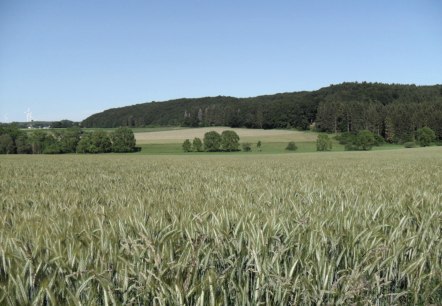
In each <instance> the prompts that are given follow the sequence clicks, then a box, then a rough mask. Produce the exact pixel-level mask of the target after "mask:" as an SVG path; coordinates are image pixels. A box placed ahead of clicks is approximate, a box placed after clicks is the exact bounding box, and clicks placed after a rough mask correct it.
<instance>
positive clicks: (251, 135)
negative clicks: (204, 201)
mask: <svg viewBox="0 0 442 306" xmlns="http://www.w3.org/2000/svg"><path fill="white" fill-rule="evenodd" d="M225 130H233V131H235V132H236V133H238V135H239V137H240V139H241V140H240V141H241V142H244V141H250V142H255V141H258V140H261V141H263V142H286V141H295V142H296V141H298V142H309V141H316V137H317V134H316V133H312V132H301V131H290V130H260V129H245V128H229V127H204V128H193V129H183V130H173V131H160V132H142V133H135V139H136V140H137V143H138V144H148V143H180V142H183V141H184V140H186V139H191V140H192V139H194V138H195V137H199V138H201V139H203V137H204V134H205V133H207V132H209V131H217V132H218V133H220V134H221V133H222V131H225Z"/></svg>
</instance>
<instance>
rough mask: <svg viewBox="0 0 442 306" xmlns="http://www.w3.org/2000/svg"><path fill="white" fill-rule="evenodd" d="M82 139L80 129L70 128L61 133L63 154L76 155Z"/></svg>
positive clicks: (60, 143)
mask: <svg viewBox="0 0 442 306" xmlns="http://www.w3.org/2000/svg"><path fill="white" fill-rule="evenodd" d="M80 139H81V129H80V128H79V127H72V128H68V129H66V130H65V131H64V132H62V133H60V139H59V145H60V147H61V153H75V152H76V150H77V146H78V142H79V141H80Z"/></svg>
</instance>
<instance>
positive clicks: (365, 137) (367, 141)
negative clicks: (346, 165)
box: [345, 130, 375, 151]
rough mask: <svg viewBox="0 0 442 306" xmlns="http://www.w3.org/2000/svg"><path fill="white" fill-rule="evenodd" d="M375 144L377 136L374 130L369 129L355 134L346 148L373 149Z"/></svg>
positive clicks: (351, 149) (349, 149)
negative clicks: (375, 136)
mask: <svg viewBox="0 0 442 306" xmlns="http://www.w3.org/2000/svg"><path fill="white" fill-rule="evenodd" d="M374 144H375V138H374V135H373V133H372V132H370V131H368V130H362V131H359V132H358V133H357V134H356V135H355V136H353V137H352V138H351V141H349V142H347V144H346V145H345V149H346V150H348V151H353V150H363V151H367V150H371V148H372V147H373V145H374Z"/></svg>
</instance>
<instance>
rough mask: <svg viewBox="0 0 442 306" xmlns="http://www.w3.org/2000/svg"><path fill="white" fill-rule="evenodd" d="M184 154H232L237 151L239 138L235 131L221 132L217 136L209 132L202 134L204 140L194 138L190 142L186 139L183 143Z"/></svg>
mask: <svg viewBox="0 0 442 306" xmlns="http://www.w3.org/2000/svg"><path fill="white" fill-rule="evenodd" d="M183 150H184V152H192V151H194V152H203V151H206V152H221V151H223V152H233V151H239V136H238V134H237V133H236V132H235V131H230V130H227V131H223V132H222V133H221V134H219V133H218V132H216V131H210V132H207V133H205V134H204V139H203V141H201V139H200V138H197V137H196V138H194V139H193V141H192V142H191V141H190V140H189V139H186V140H185V141H184V143H183Z"/></svg>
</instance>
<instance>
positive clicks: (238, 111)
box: [82, 82, 442, 141]
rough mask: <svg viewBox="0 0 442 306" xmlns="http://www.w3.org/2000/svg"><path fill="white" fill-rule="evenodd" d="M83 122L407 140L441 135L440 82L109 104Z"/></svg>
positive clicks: (90, 123) (93, 124) (357, 84)
mask: <svg viewBox="0 0 442 306" xmlns="http://www.w3.org/2000/svg"><path fill="white" fill-rule="evenodd" d="M82 125H83V126H84V127H118V126H131V127H141V126H147V125H160V126H161V125H176V126H179V125H182V126H194V127H196V126H212V125H219V126H231V127H248V128H286V127H295V128H298V129H308V128H309V127H311V126H312V125H314V126H316V128H317V129H318V130H320V131H328V132H344V131H345V132H346V131H349V132H352V131H358V130H361V129H368V130H371V131H373V132H375V133H377V134H379V135H382V136H383V137H385V138H386V139H387V140H390V141H399V140H402V141H403V140H407V138H410V137H411V135H412V134H413V132H414V131H415V130H416V129H417V128H419V127H422V126H429V127H430V128H432V129H433V130H434V131H435V132H436V135H437V137H438V138H439V139H442V85H433V86H415V85H397V84H391V85H390V84H382V83H365V82H364V83H342V84H339V85H331V86H329V87H325V88H321V89H319V90H316V91H310V92H307V91H304V92H293V93H280V94H274V95H266V96H258V97H251V98H234V97H224V96H218V97H205V98H197V99H177V100H170V101H165V102H151V103H143V104H137V105H132V106H126V107H121V108H114V109H109V110H106V111H104V112H101V113H98V114H94V115H92V116H90V117H89V118H87V119H85V120H84V121H83V122H82Z"/></svg>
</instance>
